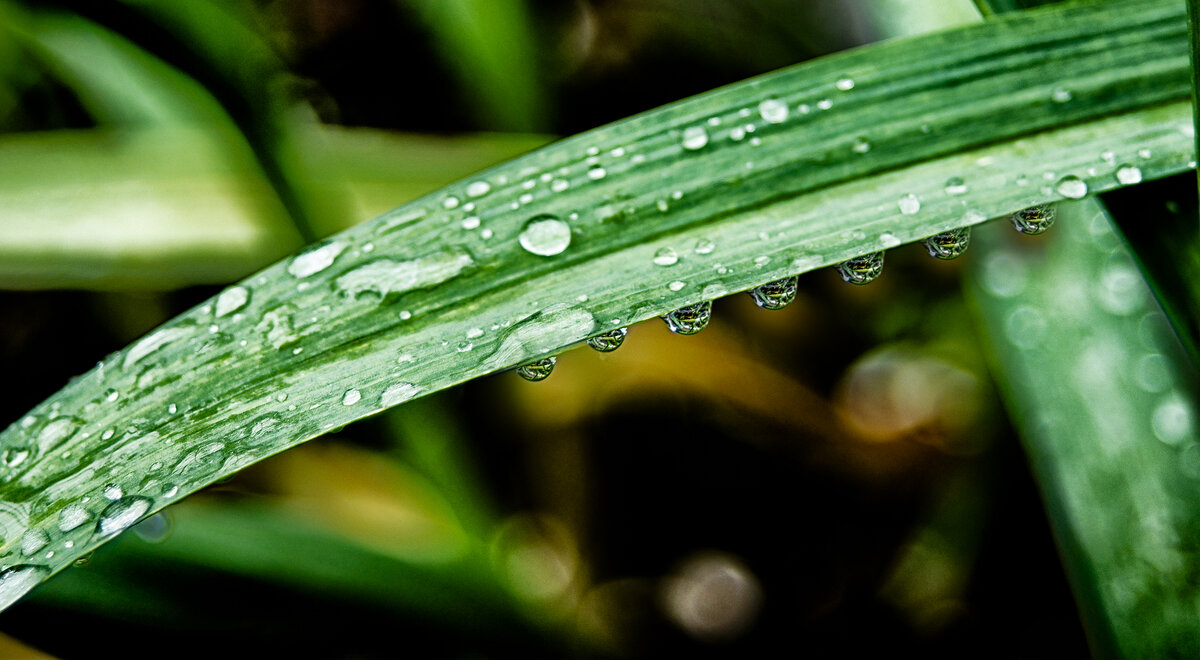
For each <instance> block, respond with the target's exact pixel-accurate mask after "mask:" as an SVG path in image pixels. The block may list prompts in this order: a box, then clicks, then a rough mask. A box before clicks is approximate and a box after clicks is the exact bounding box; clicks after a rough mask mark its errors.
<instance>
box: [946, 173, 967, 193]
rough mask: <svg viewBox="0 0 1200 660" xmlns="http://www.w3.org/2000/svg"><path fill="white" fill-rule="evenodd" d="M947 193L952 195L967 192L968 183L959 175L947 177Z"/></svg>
mask: <svg viewBox="0 0 1200 660" xmlns="http://www.w3.org/2000/svg"><path fill="white" fill-rule="evenodd" d="M946 194H947V195H950V196H951V197H956V196H958V195H965V194H967V183H966V182H965V181H963V180H962V178H961V177H957V176H952V177H950V178H949V179H946Z"/></svg>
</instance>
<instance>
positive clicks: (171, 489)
mask: <svg viewBox="0 0 1200 660" xmlns="http://www.w3.org/2000/svg"><path fill="white" fill-rule="evenodd" d="M178 494H179V486H175V485H167V486H166V487H165V488H163V497H167V498H171V497H175V496H176V495H178Z"/></svg>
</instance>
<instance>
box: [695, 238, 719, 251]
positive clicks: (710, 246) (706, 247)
mask: <svg viewBox="0 0 1200 660" xmlns="http://www.w3.org/2000/svg"><path fill="white" fill-rule="evenodd" d="M715 249H717V244H716V243H713V242H712V241H710V240H708V239H707V238H699V239H696V246H695V247H693V248H692V252H695V253H696V254H712V251H713V250H715Z"/></svg>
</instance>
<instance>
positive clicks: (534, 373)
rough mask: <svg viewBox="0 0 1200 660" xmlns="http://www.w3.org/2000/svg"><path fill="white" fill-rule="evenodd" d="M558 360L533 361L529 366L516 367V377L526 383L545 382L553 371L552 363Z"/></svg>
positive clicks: (549, 358)
mask: <svg viewBox="0 0 1200 660" xmlns="http://www.w3.org/2000/svg"><path fill="white" fill-rule="evenodd" d="M557 361H558V358H554V357H548V358H542V359H541V360H534V361H533V362H530V363H529V364H523V365H521V366H519V367H517V375H518V376H520V377H521V378H524V379H525V380H528V381H531V382H532V381H539V380H546V378H547V377H548V376H549V375H550V373H551V372H553V371H554V363H555V362H557Z"/></svg>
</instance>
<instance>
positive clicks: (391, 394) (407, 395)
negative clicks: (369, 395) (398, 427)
mask: <svg viewBox="0 0 1200 660" xmlns="http://www.w3.org/2000/svg"><path fill="white" fill-rule="evenodd" d="M421 392H422V389H421V388H420V387H419V386H417V385H414V384H412V383H393V384H391V385H388V386H387V388H386V389H385V390H383V394H382V395H381V396H380V397H379V404H380V405H382V406H383V407H384V408H391V407H392V406H395V405H399V404H401V403H404V402H405V401H408V400H409V399H412V398H415V397H416V396H417V395H418V394H420V393H421Z"/></svg>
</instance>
